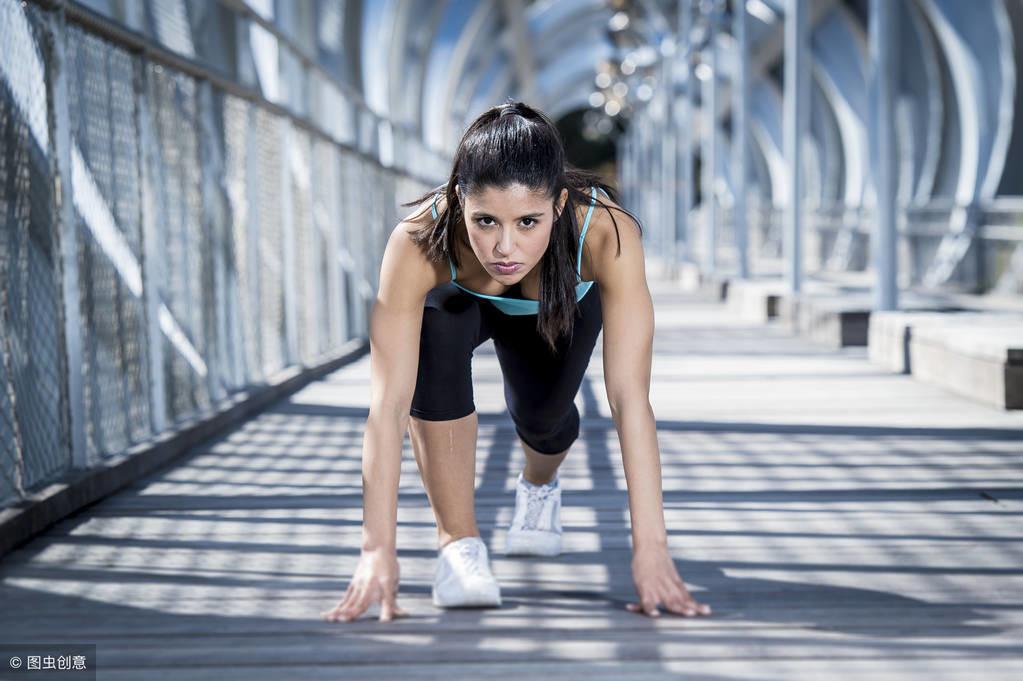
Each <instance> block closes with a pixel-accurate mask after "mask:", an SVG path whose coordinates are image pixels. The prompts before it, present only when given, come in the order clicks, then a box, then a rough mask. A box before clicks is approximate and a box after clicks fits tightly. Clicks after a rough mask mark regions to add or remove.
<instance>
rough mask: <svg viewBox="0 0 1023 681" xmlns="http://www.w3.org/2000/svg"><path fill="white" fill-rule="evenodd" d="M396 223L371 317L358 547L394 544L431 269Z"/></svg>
mask: <svg viewBox="0 0 1023 681" xmlns="http://www.w3.org/2000/svg"><path fill="white" fill-rule="evenodd" d="M407 229H408V225H407V224H406V223H404V222H402V223H400V224H399V225H398V226H397V227H396V228H395V229H394V230H393V231H392V232H391V236H390V238H389V239H388V241H387V246H386V248H385V250H384V256H383V260H382V262H381V265H380V285H379V287H378V291H377V297H376V301H375V302H374V305H373V310H372V313H371V316H370V355H369V366H370V399H369V416H368V417H367V419H366V430H365V434H364V437H363V447H362V494H363V529H362V548H363V549H364V550H370V549H378V548H384V549H390V550H393V549H395V548H396V547H395V544H396V533H397V516H398V483H399V473H400V470H401V452H402V446H403V443H404V439H405V431H406V430H407V429H408V420H409V409H410V407H411V404H412V395H413V393H414V391H415V387H416V376H417V374H418V369H419V335H420V331H421V329H422V323H423V303H424V301H425V298H426V294H427V293H428V292H429V290H430V289H431V288H433V287H434V286H436V284H437V281H436V279H437V277H436V273H435V270H434V268H433V267H432V266H431V265H430V264H429V262H428V261H427V260H426V259H425V257H424V256H423V255H422V254H421V252H420V251H419V249H418V247H417V246H416V245H415V244H414V243H412V242H411V240H410V239H409V236H408V231H407Z"/></svg>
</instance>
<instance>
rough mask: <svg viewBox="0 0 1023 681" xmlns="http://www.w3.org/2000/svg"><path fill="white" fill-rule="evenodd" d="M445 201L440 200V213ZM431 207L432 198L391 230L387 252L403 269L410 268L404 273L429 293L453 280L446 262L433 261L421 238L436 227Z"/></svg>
mask: <svg viewBox="0 0 1023 681" xmlns="http://www.w3.org/2000/svg"><path fill="white" fill-rule="evenodd" d="M442 200H443V199H438V200H437V204H438V205H437V210H438V211H440V210H441V203H440V202H441V201H442ZM432 205H433V195H430V196H429V197H427V198H426V199H424V200H423V201H421V202H420V203H419V204H417V205H416V206H415V207H414V208H413V209H412V211H411V212H410V213H409V214H408V215H407V216H405V218H404V219H402V220H401V222H399V223H398V224H397V225H395V227H394V229H393V230H391V235H390V238H389V239H388V245H387V248H388V249H393V250H394V255H395V256H396V257H397V258H398V259H399V260H400V261H401V263H402V267H403V268H407V270H405V271H406V272H407V274H408V275H409V276H410V277H414V278H416V279H417V280H418V281H419V283H420V284H421V285H422V286H427V287H428V288H427V290H429V289H430V288H433V287H434V286H437V285H438V284H441V283H443V282H445V281H447V280H448V279H449V278H450V273H449V270H448V264H447V262H445V261H436V260H433V259H432V258H430V256H429V253H428V249H427V240H426V239H424V238H422V237H423V235H424V233H425V231H426V230H429V229H430V228H431V227H432V225H433V223H434V218H433V215H432V210H431V206H432Z"/></svg>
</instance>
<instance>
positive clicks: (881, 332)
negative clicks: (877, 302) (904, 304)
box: [867, 308, 1023, 374]
mask: <svg viewBox="0 0 1023 681" xmlns="http://www.w3.org/2000/svg"><path fill="white" fill-rule="evenodd" d="M1006 321H1023V313H1018V312H1005V311H1001V312H997V311H985V310H963V309H960V308H950V309H945V310H884V311H878V312H874V313H873V314H872V315H871V318H870V330H869V334H868V336H869V338H868V349H867V356H868V358H869V359H870V361H871V362H873V363H875V364H878V365H880V366H883V367H885V368H886V369H889V370H890V371H893V372H895V373H904V374H908V373H912V359H911V357H910V352H909V344H910V339H911V338H912V336H913V332H914V330H916V329H921V328H923V327H925V326H926V327H932V326H933V327H949V326H961V325H970V326H976V327H980V326H998V325H1001V324H1004V323H1005V322H1006Z"/></svg>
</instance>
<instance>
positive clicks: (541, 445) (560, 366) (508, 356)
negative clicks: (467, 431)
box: [485, 284, 603, 454]
mask: <svg viewBox="0 0 1023 681" xmlns="http://www.w3.org/2000/svg"><path fill="white" fill-rule="evenodd" d="M495 312H496V311H495ZM579 312H580V313H581V314H580V316H577V317H576V319H575V327H574V329H573V336H572V340H571V341H569V340H568V339H567V338H561V339H559V341H558V343H557V350H558V351H557V353H554V352H552V351H551V349H550V347H549V346H548V345H547V343H546V341H544V340H543V339H542V338H541V337H540V335H539V333H538V332H537V331H536V316H535V315H522V316H504V315H500V313H499V312H497V316H498V318H495V319H494V320H493V321H492V322H491V327H492V332H493V338H494V349H495V350H496V352H497V358H498V361H499V362H500V363H501V372H502V374H503V375H504V394H505V400H506V402H507V405H508V412H509V413H510V414H511V417H512V420H513V421H514V422H515V426H516V431H517V432H518V434H519V436H520V437H521V438H522V439H523V440H524V441H525V442H526V444H528V445H529V446H530V447H532V448H533V449H535V450H536V451H538V452H540V453H545V454H556V453H559V452H563V451H565V450H566V449H568V447H569V445H571V444H572V443H573V442H575V440H576V439H577V438H578V436H579V411H578V409H576V406H575V397H576V394H577V393H578V392H579V386H580V385H581V384H582V380H583V376H584V375H585V374H586V368H587V367H588V366H589V362H590V357H591V356H592V354H593V348H594V346H595V344H596V341H597V336H598V335H599V334H600V330H601V328H602V326H603V316H602V314H601V306H600V291H599V290H597V284H593V287H592V288H591V290H590V291H589V292H587V294H586V296H584V297H583V299H582V300H581V301H579ZM485 315H486V316H487V317H489V316H491V313H490V311H487V312H486V313H485Z"/></svg>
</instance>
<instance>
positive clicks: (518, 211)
mask: <svg viewBox="0 0 1023 681" xmlns="http://www.w3.org/2000/svg"><path fill="white" fill-rule="evenodd" d="M614 195H615V192H614V190H613V189H612V188H611V187H609V186H607V185H605V184H603V183H602V182H601V181H600V179H599V177H598V176H596V175H595V174H592V173H588V172H585V171H582V170H578V169H575V168H572V167H570V166H568V165H567V164H566V162H565V158H564V148H563V146H562V141H561V138H560V135H559V133H558V131H557V128H556V127H555V126H554V124H553V123H552V122H551V121H550V119H549V118H548V117H547V116H546V115H544V114H543V113H541V112H539V111H536V110H535V109H532V108H530V107H529V106H526V105H525V104H522V103H521V102H509V103H506V104H502V105H500V106H496V107H493V108H491V109H489V110H487V111H485V112H484V113H483V114H481V115H480V116H479V117H478V118H477V119H476V120H475V121H474V122H473V123H472V124H471V125H470V126H469V128H468V129H467V130H466V132H465V134H464V136H463V137H462V140H461V141H460V143H459V145H458V149H457V151H456V153H455V159H454V167H453V168H452V171H451V176H450V178H449V180H448V181H447V183H446V184H444V185H443V186H441V187H438V188H437V189H435V190H433V191H430V192H429V193H427V194H426V195H424V196H422V197H420V198H419V199H416V200H414V201H411V202H409V203H407V204H404V205H406V206H416V209H415V210H414V211H413V212H412V213H411V214H410V215H409V217H408V218H406V219H405V220H403V221H402V222H400V223H399V224H398V225H397V226H396V227H395V229H394V230H393V231H392V232H391V235H390V238H389V239H388V242H387V246H386V249H385V251H384V255H383V261H382V263H381V271H380V285H379V290H378V293H377V298H376V301H375V304H374V307H373V311H372V316H371V321H370V372H371V396H370V409H369V416H368V417H367V419H366V429H365V438H364V443H363V458H362V482H363V533H362V551H361V556H360V559H359V562H358V565H357V567H356V569H355V573H354V576H353V577H352V580H351V582H350V584H349V585H348V589H347V591H345V593H344V595H343V596H342V598H341V600H340V602H339V603H338V604H337V605H335V606H334V607H333V608H331V609H330V610H327V611H325V612H323V613H322V617H323V618H324V619H326V620H328V621H332V622H337V621H352V620H355V619H357V618H358V617H359V616H360V615H362V613H364V612H365V611H366V609H367V608H369V606H370V605H372V604H373V603H376V602H379V603H380V620H381V621H390V620H391V619H392V618H394V617H400V616H403V615H406V614H407V613H406V611H404V610H403V609H401V608H400V607H399V606H398V602H397V595H398V583H399V568H398V559H397V547H396V534H397V489H398V479H399V472H400V465H401V452H402V443H403V441H404V436H405V432H406V430H407V431H408V432H409V434H410V436H411V440H412V445H413V450H414V453H415V457H416V463H417V465H418V467H419V472H420V475H421V476H422V479H423V484H424V486H425V488H426V493H427V496H428V498H429V501H430V505H431V506H432V507H433V512H434V515H435V516H436V520H437V532H438V548H439V554H438V561H437V566H436V570H435V573H434V584H433V590H432V595H433V602H434V604H435V605H437V606H439V607H466V606H474V607H480V606H483V607H487V606H491V607H496V606H500V604H501V594H500V587H499V585H498V583H497V580H496V579H495V578H494V575H493V573H492V572H491V570H490V566H489V562H488V552H487V547H486V545H485V544H484V542H483V541H482V539H481V538H480V532H479V529H478V528H477V526H476V518H475V507H474V498H475V476H476V436H477V425H478V421H477V415H476V411H475V405H474V403H473V386H472V377H471V374H470V368H471V367H470V364H471V359H472V354H473V351H474V350H475V348H476V347H478V346H479V345H480V344H482V343H483V342H485V341H486V340H488V339H493V342H494V348H495V350H496V353H497V358H498V361H499V363H500V365H501V372H502V375H503V377H504V394H505V399H506V401H507V405H508V411H509V413H510V415H511V418H512V420H513V421H514V423H515V430H516V433H517V434H518V436H519V439H520V440H521V442H522V448H523V450H524V451H525V460H526V463H525V469H524V470H523V471H522V473H520V474H519V477H518V481H517V486H516V494H515V512H514V514H513V518H512V521H511V526H510V527H509V528H508V531H507V534H506V543H505V546H504V549H505V553H506V554H508V555H546V556H550V555H556V554H557V553H559V552H560V550H561V522H560V517H559V511H560V506H561V487H560V482H559V479H558V466H559V465H560V464H561V461H562V460H563V459H564V457H565V455H566V454H567V453H568V449H569V447H570V445H571V444H572V443H573V442H575V440H576V439H577V438H578V436H579V412H578V410H577V409H576V407H575V396H576V394H577V392H578V390H579V386H580V384H581V382H582V379H583V375H584V373H585V371H586V367H587V365H588V364H589V360H590V355H591V353H592V351H593V347H594V345H595V344H596V339H597V335H598V334H599V333H600V330H601V328H603V331H604V344H603V359H604V383H605V386H606V391H607V397H608V404H609V407H610V410H611V414H612V416H613V420H614V423H615V427H616V429H617V432H618V438H619V441H620V443H621V450H622V462H623V466H624V470H625V478H626V482H627V485H628V493H629V512H630V518H631V524H632V543H633V558H632V575H633V582H634V584H635V587H636V592H637V593H638V595H639V598H638V603H629V604H628V605H627V606H626V607H627V608H628V609H629V610H631V611H632V612H636V613H642V614H646V615H650V616H657V615H658V614H660V612H659V610H658V608H659V607H663V608H665V609H666V610H667V611H668V612H673V613H677V614H680V615H687V616H688V615H708V614H710V608H709V607H708V606H707V605H705V604H702V603H699V602H697V601H696V600H695V599H694V598H693V597H692V596H691V595H690V593H689V590H688V589H687V588H686V585H685V583H684V582H683V581H682V578H681V577H680V576H679V574H678V571H677V570H676V568H675V563H674V561H673V560H672V557H671V555H670V553H669V551H668V542H667V533H666V530H665V524H664V508H663V503H662V495H661V466H660V453H659V451H658V445H657V431H656V426H655V421H654V414H653V410H652V409H651V406H650V401H649V392H650V368H651V357H652V350H653V348H652V345H653V334H654V313H653V304H652V301H651V299H650V292H649V290H648V288H647V283H646V274H645V270H644V257H643V242H642V239H641V234H640V227H639V222H638V220H635V218H632V217H631V216H632V214H631V213H629V212H628V211H626V210H625V209H623V208H622V207H621V206H619V205H618V204H617V203H616V201H615V200H614ZM612 209H613V210H615V211H618V212H619V213H620V214H624V215H626V216H629V217H627V218H626V219H625V221H624V222H625V225H624V228H621V229H620V228H619V225H618V221H617V220H616V219H615V218H614V216H613V215H612V213H611V210H612ZM584 246H585V247H584Z"/></svg>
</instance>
